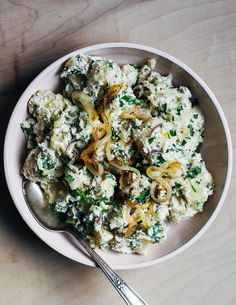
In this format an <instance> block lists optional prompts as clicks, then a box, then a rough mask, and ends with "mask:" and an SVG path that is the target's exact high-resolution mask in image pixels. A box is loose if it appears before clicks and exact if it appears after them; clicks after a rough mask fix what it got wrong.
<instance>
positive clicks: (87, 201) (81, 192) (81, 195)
mask: <svg viewBox="0 0 236 305" xmlns="http://www.w3.org/2000/svg"><path fill="white" fill-rule="evenodd" d="M77 192H78V194H79V196H80V198H81V199H82V200H83V202H84V203H85V204H89V200H88V198H87V196H86V195H85V192H84V191H82V190H80V189H77Z"/></svg>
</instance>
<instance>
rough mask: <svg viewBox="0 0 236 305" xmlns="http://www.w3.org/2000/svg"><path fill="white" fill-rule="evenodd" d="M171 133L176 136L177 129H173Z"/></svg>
mask: <svg viewBox="0 0 236 305" xmlns="http://www.w3.org/2000/svg"><path fill="white" fill-rule="evenodd" d="M170 135H171V136H172V137H175V136H176V130H175V129H171V130H170Z"/></svg>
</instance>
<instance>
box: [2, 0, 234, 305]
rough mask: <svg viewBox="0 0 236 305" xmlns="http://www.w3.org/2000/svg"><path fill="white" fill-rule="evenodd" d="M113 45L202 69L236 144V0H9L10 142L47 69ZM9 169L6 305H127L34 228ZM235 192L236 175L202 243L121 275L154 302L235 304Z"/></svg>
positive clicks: (5, 77)
mask: <svg viewBox="0 0 236 305" xmlns="http://www.w3.org/2000/svg"><path fill="white" fill-rule="evenodd" d="M111 41H127V42H135V43H141V44H145V45H149V46H152V47H156V48H159V49H161V50H163V51H166V52H168V53H170V54H172V55H174V56H176V57H177V58H179V59H181V60H182V61H184V62H185V63H186V64H188V65H189V66H190V67H191V68H193V69H194V70H195V71H196V72H197V73H198V74H199V75H200V76H201V77H202V78H203V79H204V80H205V81H206V82H207V84H208V85H209V86H210V88H211V89H212V90H213V92H214V93H215V94H216V96H217V98H218V99H219V101H220V103H221V106H222V107H223V110H224V112H225V114H226V117H227V119H228V122H229V125H230V129H231V134H232V138H233V146H234V149H236V147H235V143H236V142H235V140H236V124H235V116H236V102H235V96H236V1H235V0H228V1H226V0H225V1H215V0H186V1H185V0H183V1H182V0H176V1H175V0H166V1H164V0H160V1H159V0H158V1H144V0H143V1H142V0H129V1H123V0H112V1H109V0H101V1H76V0H74V1H73V0H68V1H62V0H57V1H55V0H52V1H40V0H36V1H29V0H20V1H17V0H15V1H11V0H10V1H4V0H0V45H1V47H0V71H1V72H0V93H1V99H0V120H1V125H2V126H1V129H0V141H1V142H0V144H1V146H3V140H4V133H5V128H6V125H7V122H8V120H9V116H10V113H11V111H12V109H13V107H14V105H15V103H16V102H17V99H18V97H19V95H20V94H21V93H22V91H23V90H24V88H25V87H26V86H27V84H28V83H29V82H30V81H31V80H32V79H33V78H34V77H35V76H36V75H37V74H38V73H39V72H40V71H41V70H42V69H43V68H45V67H46V66H47V65H48V64H49V63H51V62H52V61H54V60H55V59H57V58H59V57H60V56H62V55H64V54H65V53H68V52H70V51H72V50H75V49H77V48H80V47H83V46H86V45H90V44H95V43H101V42H111ZM1 160H2V157H1ZM0 166H1V173H2V174H1V177H0V185H1V213H0V228H1V229H0V300H1V301H0V304H3V305H41V304H44V305H55V304H56V305H61V304H63V305H64V304H68V305H78V304H86V305H107V304H112V305H118V304H122V300H121V299H120V297H119V296H118V295H117V294H116V292H114V290H113V289H112V288H111V286H110V285H109V284H108V282H107V281H106V279H105V278H104V276H103V275H102V274H101V272H100V271H99V270H96V269H92V268H88V267H86V266H83V265H80V264H76V263H74V262H72V261H69V260H68V259H66V258H64V257H62V256H61V255H59V254H57V253H56V252H54V251H53V250H51V249H50V248H48V247H47V246H46V245H45V244H44V243H42V242H41V241H40V240H39V239H38V238H37V237H36V236H35V235H34V234H33V233H32V232H31V231H30V229H29V228H28V227H27V226H26V224H25V223H24V222H23V220H22V219H21V218H20V216H19V215H18V212H17V211H16V209H15V207H14V205H13V203H12V200H11V198H10V196H9V193H8V191H7V188H6V184H5V180H4V176H3V165H2V161H1V164H0ZM235 196H236V177H235V175H234V173H233V177H232V183H231V188H230V191H229V194H228V196H227V199H226V202H225V205H224V207H223V208H222V211H221V213H220V215H219V216H218V217H217V219H216V221H215V222H214V223H213V225H212V226H211V228H210V229H209V230H208V231H207V232H206V233H205V234H204V236H203V237H202V238H201V239H200V240H199V241H198V242H197V243H196V244H195V245H194V246H192V247H191V248H190V249H188V250H186V251H185V252H184V253H182V254H180V255H179V256H177V257H176V258H174V259H172V260H170V261H167V262H164V263H162V264H160V265H156V266H154V267H149V268H144V269H141V270H133V271H120V272H119V274H121V276H122V277H123V278H124V279H125V280H127V282H129V283H130V284H131V285H132V286H133V287H135V289H137V290H138V291H139V292H140V293H141V294H142V296H143V297H144V298H145V299H146V300H147V302H148V303H149V304H150V305H164V304H165V305H233V304H236V289H235V287H236V205H235Z"/></svg>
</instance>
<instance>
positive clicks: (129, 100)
mask: <svg viewBox="0 0 236 305" xmlns="http://www.w3.org/2000/svg"><path fill="white" fill-rule="evenodd" d="M121 101H123V102H126V103H128V104H129V105H137V104H139V103H140V100H138V99H137V98H135V97H132V96H129V95H124V96H122V98H121ZM123 105H124V104H123ZM123 105H122V106H123Z"/></svg>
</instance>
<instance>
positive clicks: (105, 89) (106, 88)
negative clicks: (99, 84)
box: [101, 86, 108, 94]
mask: <svg viewBox="0 0 236 305" xmlns="http://www.w3.org/2000/svg"><path fill="white" fill-rule="evenodd" d="M101 91H102V94H106V93H107V91H108V86H107V87H103V88H102V89H101Z"/></svg>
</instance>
